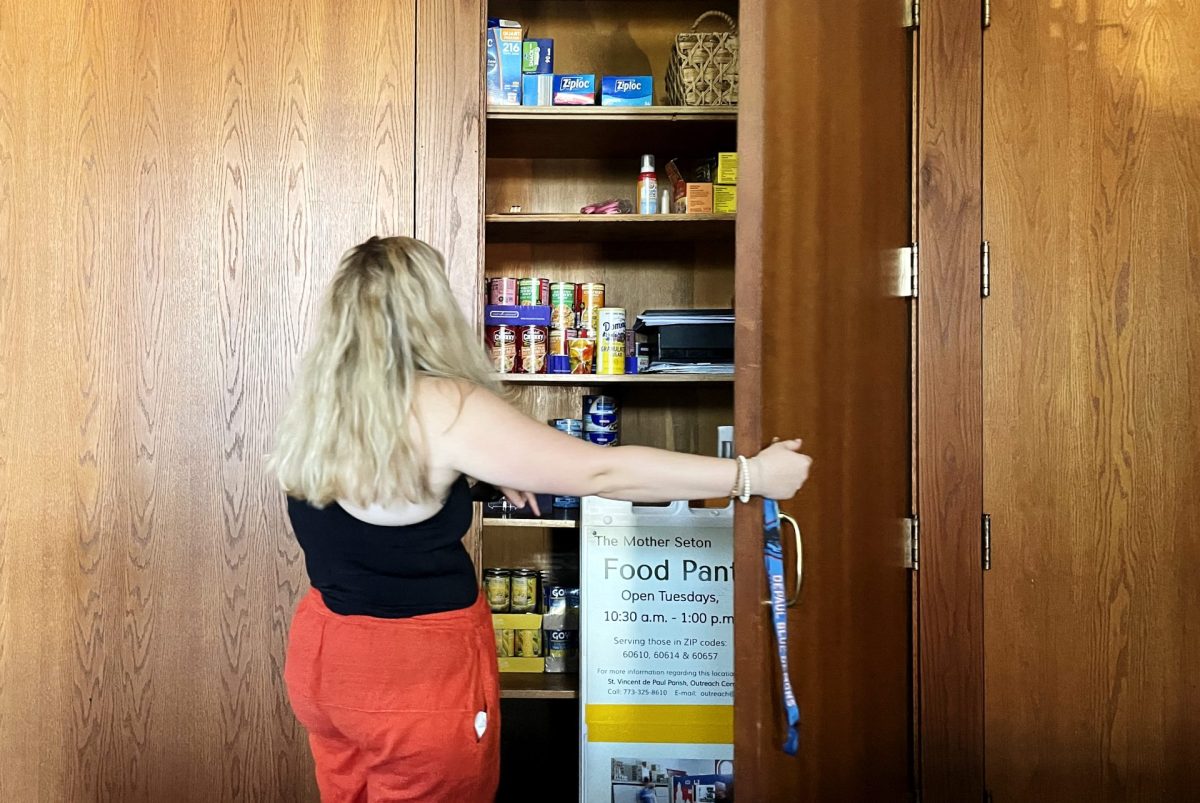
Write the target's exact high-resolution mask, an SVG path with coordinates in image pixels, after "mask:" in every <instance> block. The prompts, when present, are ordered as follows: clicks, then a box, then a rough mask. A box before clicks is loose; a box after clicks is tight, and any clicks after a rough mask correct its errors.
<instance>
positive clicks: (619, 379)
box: [501, 374, 733, 387]
mask: <svg viewBox="0 0 1200 803" xmlns="http://www.w3.org/2000/svg"><path fill="white" fill-rule="evenodd" d="M501 381H502V382H505V383H509V384H513V385H566V386H568V387H590V386H592V385H664V384H673V385H674V384H678V385H686V384H695V383H704V384H710V383H717V384H719V383H725V384H729V383H732V382H733V374H612V375H609V374H505V375H504V377H503V378H502V380H501Z"/></svg>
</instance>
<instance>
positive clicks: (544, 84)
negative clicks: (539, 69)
mask: <svg viewBox="0 0 1200 803" xmlns="http://www.w3.org/2000/svg"><path fill="white" fill-rule="evenodd" d="M553 100H554V76H553V75H523V76H521V105H522V106H551V105H553Z"/></svg>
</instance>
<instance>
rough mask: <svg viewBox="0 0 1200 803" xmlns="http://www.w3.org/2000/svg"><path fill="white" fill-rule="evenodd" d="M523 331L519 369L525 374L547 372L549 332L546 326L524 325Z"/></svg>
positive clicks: (521, 328)
mask: <svg viewBox="0 0 1200 803" xmlns="http://www.w3.org/2000/svg"><path fill="white" fill-rule="evenodd" d="M520 331H521V363H520V365H519V366H518V367H517V370H518V371H519V372H520V373H523V374H544V373H546V353H547V352H546V350H547V347H548V346H549V342H548V341H549V339H550V337H549V332H548V331H547V330H546V327H544V326H522V327H520Z"/></svg>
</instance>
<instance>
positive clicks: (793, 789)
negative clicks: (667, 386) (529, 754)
mask: <svg viewBox="0 0 1200 803" xmlns="http://www.w3.org/2000/svg"><path fill="white" fill-rule="evenodd" d="M899 11H900V7H899V4H894V3H888V2H882V1H881V2H874V1H872V0H863V1H862V2H846V3H838V4H829V3H821V2H815V1H814V2H794V3H765V2H764V3H753V4H749V3H748V4H744V5H743V7H742V15H741V22H742V51H741V58H742V61H741V65H742V70H743V74H748V75H755V76H762V80H758V81H754V82H751V81H745V82H744V83H743V84H742V91H743V95H742V106H741V109H740V113H739V120H738V126H739V129H738V143H739V149H740V150H739V160H740V168H741V175H740V176H739V179H740V182H739V188H738V189H739V195H740V197H739V213H738V235H737V249H738V250H737V286H736V290H737V318H738V324H737V326H738V335H737V337H738V340H737V348H738V355H739V357H738V369H737V371H738V372H737V377H736V382H735V397H736V400H735V408H736V414H737V421H736V426H737V441H738V444H737V445H738V451H739V452H741V453H743V454H754V453H755V452H757V451H758V450H759V449H760V448H762V447H763V446H765V445H767V444H769V443H770V442H771V439H772V438H773V437H783V438H786V437H803V438H805V439H806V440H805V451H806V452H808V453H809V454H811V455H812V456H813V457H814V460H815V463H814V468H813V474H812V477H811V479H810V480H809V483H808V484H807V485H806V486H805V488H804V489H803V490H802V492H801V493H800V494H799V495H798V496H797V497H796V499H794V500H792V501H790V502H787V503H785V504H784V505H783V508H784V510H785V512H789V513H792V514H793V515H795V516H796V517H797V519H798V520H799V523H800V526H801V528H802V529H803V532H804V549H805V554H804V575H805V579H804V587H803V591H802V593H801V595H800V600H799V602H798V604H797V606H796V607H795V608H793V609H791V611H790V615H789V620H790V627H789V644H790V646H791V650H790V652H791V674H792V678H793V681H794V683H795V684H796V694H797V697H798V699H799V702H800V706H801V709H802V717H803V725H802V734H801V744H800V754H799V756H798V757H797V758H791V757H788V756H786V755H785V754H784V753H783V751H782V750H781V745H782V744H783V739H784V730H783V724H782V723H783V710H782V705H781V702H780V682H781V678H780V672H779V667H778V661H777V659H776V657H775V645H774V642H773V636H772V627H771V623H770V617H769V615H768V609H767V608H766V607H764V606H763V604H762V600H764V599H766V598H767V593H766V583H765V580H764V579H763V563H762V560H763V559H762V516H761V510H760V509H759V507H758V506H757V505H753V506H744V507H740V508H739V509H738V511H737V516H736V524H735V526H736V530H737V537H736V539H735V544H736V546H735V550H736V552H735V561H736V570H737V575H738V582H737V584H736V588H735V615H736V617H737V627H736V628H735V674H736V677H735V681H736V689H735V697H736V708H735V712H734V718H735V721H734V727H735V738H736V746H735V762H736V764H737V777H738V788H737V793H738V799H743V798H745V799H748V800H753V801H763V802H764V803H770V802H773V801H781V802H782V801H788V803H792V802H793V801H835V800H837V801H840V800H846V801H860V800H861V801H889V800H895V801H900V800H906V799H907V798H908V793H909V791H910V773H909V748H910V738H911V726H910V708H911V707H910V695H909V672H910V663H911V640H910V632H911V631H910V616H911V589H910V586H909V579H908V576H907V572H906V570H905V568H904V565H903V562H902V560H901V548H900V520H901V518H902V517H904V516H905V515H906V513H907V511H908V509H909V506H910V504H911V500H910V498H909V481H910V459H909V458H910V451H911V443H910V434H909V418H910V413H909V410H910V398H909V377H908V373H909V372H908V358H909V342H908V340H909V338H908V335H909V327H910V323H909V305H908V302H906V301H905V300H903V299H901V298H897V297H895V296H894V288H888V287H885V283H884V277H885V271H884V268H883V265H884V264H885V262H888V261H889V260H890V261H892V262H894V260H895V255H896V252H897V251H898V249H900V248H901V247H902V246H904V245H906V244H907V242H908V239H909V237H910V221H909V217H910V186H909V158H908V157H909V151H910V140H909V130H908V127H907V126H906V125H905V122H904V121H905V120H906V119H907V116H908V110H909V108H910V106H911V85H910V80H909V79H910V75H909V72H908V64H909V57H910V45H909V37H908V34H906V32H905V31H904V29H903V21H902V19H901V15H900V14H899ZM782 132H786V136H782V135H780V134H781V133H782ZM792 560H794V558H793V557H791V556H790V555H789V556H788V563H789V565H790V564H791V561H792Z"/></svg>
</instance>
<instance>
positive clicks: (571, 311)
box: [550, 282, 578, 329]
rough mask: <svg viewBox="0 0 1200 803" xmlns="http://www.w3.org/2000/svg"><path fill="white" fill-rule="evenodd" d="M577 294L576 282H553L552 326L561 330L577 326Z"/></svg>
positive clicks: (551, 292) (551, 286)
mask: <svg viewBox="0 0 1200 803" xmlns="http://www.w3.org/2000/svg"><path fill="white" fill-rule="evenodd" d="M577 292H578V290H577V289H576V285H575V283H574V282H551V284H550V325H551V326H554V327H557V328H559V329H570V328H571V327H573V326H574V325H575V294H576V293H577Z"/></svg>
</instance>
